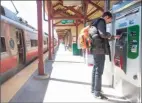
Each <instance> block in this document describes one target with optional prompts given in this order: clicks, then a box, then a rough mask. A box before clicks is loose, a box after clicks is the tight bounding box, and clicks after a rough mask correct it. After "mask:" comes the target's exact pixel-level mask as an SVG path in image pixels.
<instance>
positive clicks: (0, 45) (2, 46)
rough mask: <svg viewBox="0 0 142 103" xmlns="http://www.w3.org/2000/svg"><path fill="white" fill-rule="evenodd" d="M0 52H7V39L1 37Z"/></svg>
mask: <svg viewBox="0 0 142 103" xmlns="http://www.w3.org/2000/svg"><path fill="white" fill-rule="evenodd" d="M0 52H6V45H5V38H4V37H0Z"/></svg>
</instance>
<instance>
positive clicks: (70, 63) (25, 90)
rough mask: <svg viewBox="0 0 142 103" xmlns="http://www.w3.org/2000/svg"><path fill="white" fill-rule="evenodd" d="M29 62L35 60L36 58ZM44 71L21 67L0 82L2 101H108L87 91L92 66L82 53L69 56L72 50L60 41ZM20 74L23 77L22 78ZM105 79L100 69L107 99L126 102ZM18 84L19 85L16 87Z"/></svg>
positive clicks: (111, 102)
mask: <svg viewBox="0 0 142 103" xmlns="http://www.w3.org/2000/svg"><path fill="white" fill-rule="evenodd" d="M46 57H47V55H46ZM107 62H108V61H107ZM33 63H35V64H37V61H34V62H33ZM33 63H32V64H33ZM107 64H109V63H107ZM30 65H31V64H30ZM106 68H109V66H108V65H107V66H106ZM32 69H34V70H32ZM30 71H31V72H30ZM24 72H25V73H24ZM45 73H46V74H49V75H50V77H49V78H46V79H38V78H36V76H37V74H38V70H37V65H35V66H33V67H32V66H29V68H28V69H25V71H23V70H22V71H21V72H20V73H18V74H17V75H15V76H14V77H13V78H11V79H10V80H8V81H7V82H6V83H4V84H3V85H2V91H3V97H2V99H3V100H2V101H3V102H11V103H12V102H13V103H14V102H15V103H19V102H24V103H26V102H47V103H48V102H96V103H99V102H104V103H106V102H108V101H106V100H99V99H96V98H94V96H93V94H92V93H91V76H92V67H89V66H87V65H86V64H85V63H84V58H83V57H81V56H73V55H72V52H70V51H68V50H67V51H65V48H64V45H62V44H60V46H59V48H58V49H57V51H56V53H55V55H54V58H53V61H49V60H45ZM14 78H15V79H14ZM23 78H27V79H24V81H23ZM107 79H108V78H107V77H106V74H105V73H104V75H103V92H104V94H106V95H107V96H108V98H109V100H110V101H109V102H110V103H122V102H123V103H124V102H125V103H128V101H127V100H126V99H125V98H123V97H121V96H120V95H119V93H118V92H116V91H115V90H114V89H113V88H111V87H110V86H109V85H108V84H107V81H108V80H107ZM17 80H18V81H17ZM18 85H20V86H19V87H17V86H18ZM4 89H5V93H4Z"/></svg>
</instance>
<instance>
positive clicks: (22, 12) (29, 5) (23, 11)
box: [1, 0, 56, 36]
mask: <svg viewBox="0 0 142 103" xmlns="http://www.w3.org/2000/svg"><path fill="white" fill-rule="evenodd" d="M13 2H14V4H15V6H16V8H17V10H18V11H19V14H18V15H17V16H20V17H22V18H23V19H24V20H26V21H28V24H30V25H32V26H33V27H35V28H37V5H36V1H13ZM1 5H2V6H4V7H6V8H8V9H10V10H11V11H13V12H15V13H16V10H15V9H14V7H13V5H12V3H11V1H4V0H2V1H1ZM43 30H44V31H45V32H47V33H48V22H45V21H44V20H43ZM55 36H56V35H55Z"/></svg>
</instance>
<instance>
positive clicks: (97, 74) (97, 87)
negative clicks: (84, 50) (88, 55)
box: [92, 54, 105, 96]
mask: <svg viewBox="0 0 142 103" xmlns="http://www.w3.org/2000/svg"><path fill="white" fill-rule="evenodd" d="M93 56H94V67H93V71H92V91H94V93H95V95H96V96H99V95H100V93H101V87H102V74H103V71H104V64H105V54H94V55H93Z"/></svg>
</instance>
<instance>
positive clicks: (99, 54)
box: [90, 12, 116, 99]
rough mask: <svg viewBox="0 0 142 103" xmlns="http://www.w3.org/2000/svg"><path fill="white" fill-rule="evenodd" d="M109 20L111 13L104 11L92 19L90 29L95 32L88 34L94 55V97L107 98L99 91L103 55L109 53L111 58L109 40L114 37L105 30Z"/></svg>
mask: <svg viewBox="0 0 142 103" xmlns="http://www.w3.org/2000/svg"><path fill="white" fill-rule="evenodd" d="M111 21H112V14H111V13H110V12H105V13H104V14H103V15H102V17H100V18H98V19H95V20H93V21H92V23H91V27H90V29H91V28H93V27H94V30H96V33H95V32H93V33H92V34H90V36H91V38H92V46H91V52H92V54H93V56H94V67H93V72H92V93H94V95H95V97H96V98H100V99H107V97H105V96H104V95H103V94H102V93H101V87H102V74H103V71H104V64H105V55H109V56H110V60H111V53H110V46H109V40H114V38H116V37H114V36H112V35H111V34H110V33H108V32H106V24H107V23H110V22H111ZM92 30H93V29H92Z"/></svg>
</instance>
